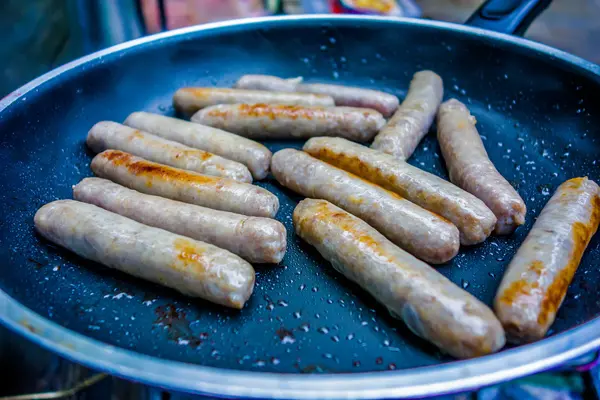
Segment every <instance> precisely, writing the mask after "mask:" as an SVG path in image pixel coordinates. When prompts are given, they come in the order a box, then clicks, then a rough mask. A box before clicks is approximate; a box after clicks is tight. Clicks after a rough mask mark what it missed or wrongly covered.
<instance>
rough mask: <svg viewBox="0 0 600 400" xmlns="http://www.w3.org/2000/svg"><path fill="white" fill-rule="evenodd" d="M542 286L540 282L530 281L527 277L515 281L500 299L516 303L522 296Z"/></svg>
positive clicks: (510, 303) (508, 302)
mask: <svg viewBox="0 0 600 400" xmlns="http://www.w3.org/2000/svg"><path fill="white" fill-rule="evenodd" d="M539 287H540V284H539V282H537V281H536V282H532V283H529V282H527V281H526V280H525V279H519V280H517V281H514V282H513V283H512V284H511V285H510V286H509V287H508V288H506V290H505V291H504V292H502V296H501V297H500V301H501V302H503V303H506V304H509V305H512V304H514V303H516V302H517V301H518V300H519V299H520V298H521V297H523V296H529V295H531V292H532V291H533V290H534V289H538V288H539Z"/></svg>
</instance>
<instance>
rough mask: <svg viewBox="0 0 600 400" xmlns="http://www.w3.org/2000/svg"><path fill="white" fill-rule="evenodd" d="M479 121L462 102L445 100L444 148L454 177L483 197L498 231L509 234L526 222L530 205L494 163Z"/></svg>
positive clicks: (440, 137)
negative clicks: (495, 219)
mask: <svg viewBox="0 0 600 400" xmlns="http://www.w3.org/2000/svg"><path fill="white" fill-rule="evenodd" d="M475 123H476V121H475V118H474V117H473V116H472V115H471V113H469V110H468V109H467V107H466V106H465V105H464V104H463V103H461V102H460V101H458V100H456V99H451V100H448V101H446V102H445V103H443V104H442V105H441V106H440V110H439V113H438V123H437V128H438V135H437V136H438V141H439V143H440V149H441V151H442V155H443V156H444V160H445V161H446V167H447V168H448V173H449V174H450V180H451V181H452V182H453V183H454V184H455V185H458V186H460V187H461V188H463V189H465V190H466V191H467V192H469V193H471V194H472V195H474V196H476V197H478V198H479V199H481V200H482V201H483V202H484V203H485V204H486V205H487V206H488V207H489V208H490V210H492V212H493V213H494V214H495V215H496V218H497V219H498V222H497V223H496V228H495V229H494V232H495V233H497V234H499V235H506V234H509V233H511V232H512V231H514V230H515V228H516V227H518V226H519V225H523V223H524V222H525V213H526V211H527V208H526V207H525V203H524V202H523V199H522V198H521V196H519V193H517V191H516V190H515V189H514V188H513V187H512V186H511V184H510V183H508V181H507V180H506V179H505V178H504V177H503V176H502V175H501V174H500V172H498V170H497V169H496V167H494V164H492V161H491V160H490V158H489V157H488V154H487V152H486V151H485V147H484V146H483V142H482V141H481V137H480V136H479V132H477V128H475Z"/></svg>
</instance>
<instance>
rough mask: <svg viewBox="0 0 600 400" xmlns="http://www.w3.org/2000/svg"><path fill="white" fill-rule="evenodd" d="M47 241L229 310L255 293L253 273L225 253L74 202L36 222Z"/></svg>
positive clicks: (44, 211) (52, 206)
mask: <svg viewBox="0 0 600 400" xmlns="http://www.w3.org/2000/svg"><path fill="white" fill-rule="evenodd" d="M34 222H35V227H36V229H37V231H38V232H39V233H40V234H41V235H42V236H43V237H45V238H46V239H48V240H50V241H51V242H53V243H56V244H58V245H60V246H62V247H65V248H67V249H69V250H71V251H72V252H74V253H76V254H77V255H79V256H81V257H84V258H87V259H89V260H92V261H95V262H98V263H101V264H103V265H105V266H107V267H110V268H114V269H118V270H120V271H123V272H125V273H128V274H130V275H133V276H136V277H138V278H142V279H146V280H149V281H152V282H155V283H158V284H161V285H164V286H168V287H170V288H173V289H175V290H177V291H179V292H181V293H183V294H185V295H188V296H193V297H200V298H203V299H206V300H208V301H212V302H213V303H217V304H221V305H224V306H227V307H232V308H242V307H243V306H244V303H245V302H246V301H247V300H248V298H249V297H250V295H251V294H252V290H253V288H254V275H255V273H254V269H253V268H252V265H250V264H249V263H248V262H246V261H244V260H242V259H241V258H239V257H238V256H236V255H235V254H232V253H230V252H228V251H227V250H223V249H220V248H218V247H216V246H213V245H211V244H208V243H203V242H200V241H197V240H192V239H189V238H186V237H183V236H179V235H176V234H174V233H171V232H167V231H164V230H162V229H157V228H152V227H149V226H146V225H143V224H140V223H139V222H136V221H132V220H130V219H129V218H125V217H122V216H120V215H117V214H114V213H112V212H109V211H106V210H103V209H102V208H100V207H96V206H94V205H91V204H85V203H81V202H78V201H74V200H58V201H54V202H52V203H49V204H46V205H45V206H43V207H42V208H40V209H39V210H38V211H37V213H36V214H35V217H34Z"/></svg>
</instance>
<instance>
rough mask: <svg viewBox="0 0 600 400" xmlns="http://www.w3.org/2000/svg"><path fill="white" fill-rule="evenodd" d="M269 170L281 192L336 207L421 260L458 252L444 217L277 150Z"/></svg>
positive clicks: (453, 231) (440, 260) (290, 151)
mask: <svg viewBox="0 0 600 400" xmlns="http://www.w3.org/2000/svg"><path fill="white" fill-rule="evenodd" d="M271 170H272V172H273V175H274V176H275V179H277V181H278V182H279V183H281V184H282V185H284V186H285V187H288V188H290V189H292V190H293V191H295V192H297V193H300V194H302V195H304V196H306V197H313V198H320V199H325V200H328V201H330V202H332V203H334V204H336V205H338V206H340V207H342V208H343V209H345V210H346V211H348V212H351V213H352V214H354V215H356V216H358V217H360V218H362V219H364V220H365V221H366V222H368V223H369V224H371V225H372V226H373V227H375V228H376V229H378V230H379V231H380V232H381V233H382V234H384V235H385V236H386V237H388V238H389V239H390V240H392V241H393V242H394V243H396V244H397V245H399V246H400V247H402V248H403V249H405V250H406V251H408V252H410V253H411V254H414V255H415V256H417V257H419V258H420V259H422V260H425V261H427V262H430V263H433V264H441V263H444V262H446V261H448V260H450V259H452V258H453V257H454V256H455V255H456V253H457V252H458V248H459V234H458V229H457V228H456V226H454V225H453V224H452V223H450V222H449V221H448V220H446V219H445V218H442V217H440V216H439V215H437V214H434V213H432V212H430V211H427V210H425V209H423V208H421V207H419V206H417V205H416V204H414V203H411V202H410V201H408V200H406V199H403V198H402V197H400V196H398V195H396V194H395V193H392V192H390V191H387V190H385V189H383V188H381V187H379V186H377V185H374V184H372V183H369V182H367V181H365V180H363V179H361V178H359V177H357V176H356V175H352V174H350V173H348V172H346V171H343V170H341V169H339V168H336V167H333V166H331V165H329V164H327V163H324V162H322V161H319V160H317V159H316V158H313V157H311V156H309V155H308V154H306V153H304V152H301V151H297V150H294V149H284V150H281V151H278V152H277V153H275V154H274V155H273V160H272V163H271Z"/></svg>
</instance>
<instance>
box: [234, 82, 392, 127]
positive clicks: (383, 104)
mask: <svg viewBox="0 0 600 400" xmlns="http://www.w3.org/2000/svg"><path fill="white" fill-rule="evenodd" d="M235 87H237V88H243V89H262V90H272V91H276V92H301V93H314V94H320V95H326V96H331V97H332V98H333V100H334V101H335V105H336V106H349V107H362V108H372V109H374V110H377V111H379V112H380V113H381V114H383V116H384V117H389V116H390V115H392V114H393V113H394V111H396V109H397V108H398V103H399V102H400V101H399V100H398V97H396V96H394V95H391V94H389V93H385V92H381V91H379V90H372V89H364V88H359V87H351V86H341V85H330V84H324V83H302V78H301V77H298V78H292V79H281V78H278V77H276V76H269V75H244V76H242V77H241V78H240V79H239V80H238V81H237V83H236V84H235ZM265 103H268V102H265Z"/></svg>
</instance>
